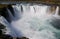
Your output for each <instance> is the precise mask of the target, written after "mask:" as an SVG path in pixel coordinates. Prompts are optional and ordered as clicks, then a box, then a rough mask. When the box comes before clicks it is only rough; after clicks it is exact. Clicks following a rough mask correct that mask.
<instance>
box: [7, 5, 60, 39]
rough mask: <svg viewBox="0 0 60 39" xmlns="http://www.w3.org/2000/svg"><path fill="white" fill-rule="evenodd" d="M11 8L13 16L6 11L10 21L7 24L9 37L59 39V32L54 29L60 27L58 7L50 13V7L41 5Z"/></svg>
mask: <svg viewBox="0 0 60 39" xmlns="http://www.w3.org/2000/svg"><path fill="white" fill-rule="evenodd" d="M12 7H13V10H14V12H15V13H14V16H13V15H12V14H11V12H10V11H9V9H7V11H8V12H9V14H10V15H9V16H10V19H11V20H12V21H11V23H9V24H7V25H8V27H9V28H10V33H9V34H10V35H11V36H13V37H27V38H29V39H60V30H59V29H57V28H56V27H58V26H60V25H59V24H60V21H59V20H60V16H59V15H58V13H59V7H58V6H57V7H56V10H53V11H52V12H51V10H50V8H51V6H47V5H42V4H39V5H38V4H36V5H35V4H33V5H31V4H17V5H13V6H12ZM58 19H59V20H58ZM56 20H58V22H56ZM6 23H8V22H7V21H6ZM7 32H8V31H7Z"/></svg>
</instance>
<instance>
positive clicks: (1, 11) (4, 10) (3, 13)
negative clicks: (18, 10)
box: [0, 5, 14, 22]
mask: <svg viewBox="0 0 60 39" xmlns="http://www.w3.org/2000/svg"><path fill="white" fill-rule="evenodd" d="M7 9H9V10H10V12H11V13H10V14H12V15H13V16H14V10H13V8H12V6H11V5H8V6H7V7H3V8H0V15H1V16H3V17H4V18H5V19H6V20H7V21H8V22H11V21H12V20H11V17H10V16H9V15H10V14H9V12H8V11H7Z"/></svg>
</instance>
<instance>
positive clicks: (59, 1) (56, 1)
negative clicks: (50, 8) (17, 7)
mask: <svg viewBox="0 0 60 39" xmlns="http://www.w3.org/2000/svg"><path fill="white" fill-rule="evenodd" d="M0 1H1V3H2V2H6V3H7V2H8V3H9V2H15V4H16V3H17V2H31V3H33V2H36V3H44V4H51V5H60V0H0ZM10 4H11V3H10Z"/></svg>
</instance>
